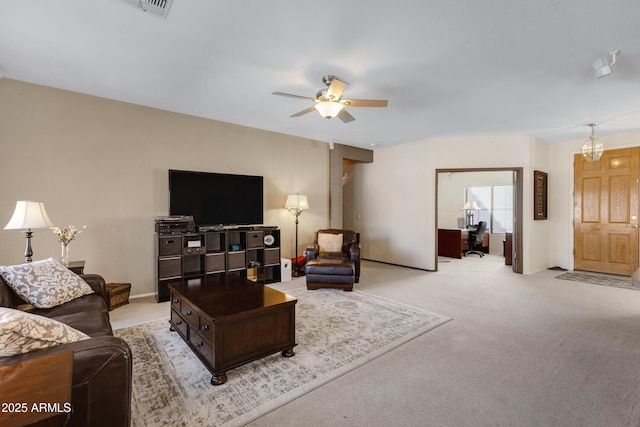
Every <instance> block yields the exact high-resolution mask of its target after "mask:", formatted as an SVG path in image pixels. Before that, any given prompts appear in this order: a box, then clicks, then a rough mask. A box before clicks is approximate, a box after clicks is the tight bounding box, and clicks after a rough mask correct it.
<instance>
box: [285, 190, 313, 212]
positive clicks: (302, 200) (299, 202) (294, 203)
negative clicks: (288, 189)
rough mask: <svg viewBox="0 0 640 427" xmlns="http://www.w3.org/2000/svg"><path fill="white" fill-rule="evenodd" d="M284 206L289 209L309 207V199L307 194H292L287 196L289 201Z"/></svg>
mask: <svg viewBox="0 0 640 427" xmlns="http://www.w3.org/2000/svg"><path fill="white" fill-rule="evenodd" d="M284 207H285V208H287V209H300V210H302V209H309V200H308V199H307V196H303V195H300V194H290V195H288V196H287V203H286V204H285V205H284Z"/></svg>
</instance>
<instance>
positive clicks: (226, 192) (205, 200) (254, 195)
mask: <svg viewBox="0 0 640 427" xmlns="http://www.w3.org/2000/svg"><path fill="white" fill-rule="evenodd" d="M262 182H263V179H262V177H261V176H251V175H233V174H223V173H211V172H191V171H180V170H173V169H170V170H169V215H191V216H193V219H194V221H195V223H196V225H198V226H201V225H259V224H262V223H263V212H264V207H263V184H262Z"/></svg>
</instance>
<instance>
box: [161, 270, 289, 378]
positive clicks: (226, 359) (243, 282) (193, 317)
mask: <svg viewBox="0 0 640 427" xmlns="http://www.w3.org/2000/svg"><path fill="white" fill-rule="evenodd" d="M169 290H170V292H171V320H170V321H169V323H170V324H171V329H172V330H176V331H177V332H178V333H179V334H180V336H181V337H182V338H183V339H184V340H185V342H186V343H187V344H188V345H189V347H190V348H191V350H193V352H194V353H195V354H196V355H197V356H198V358H200V360H201V361H202V363H204V365H205V366H206V367H207V369H209V371H210V372H211V374H212V377H211V384H213V385H220V384H224V383H225V382H226V381H227V374H226V372H227V371H228V370H229V369H232V368H235V367H238V366H240V365H243V364H245V363H247V362H251V361H253V360H256V359H260V358H262V357H265V356H268V355H270V354H273V353H276V352H282V355H283V356H285V357H291V356H293V355H294V354H295V353H294V352H293V347H295V345H296V342H295V305H296V303H297V301H298V300H297V299H296V298H294V297H292V296H290V295H287V294H285V293H282V292H280V291H277V290H275V289H273V288H270V287H268V286H264V285H262V284H260V283H255V282H252V281H249V280H247V279H245V278H244V277H242V276H240V275H233V274H220V275H215V276H207V277H205V278H200V279H192V280H185V281H183V282H179V283H171V284H170V285H169Z"/></svg>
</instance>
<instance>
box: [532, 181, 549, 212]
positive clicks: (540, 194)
mask: <svg viewBox="0 0 640 427" xmlns="http://www.w3.org/2000/svg"><path fill="white" fill-rule="evenodd" d="M547 185H548V183H547V173H546V172H541V171H533V219H534V220H538V219H547V208H548V206H547Z"/></svg>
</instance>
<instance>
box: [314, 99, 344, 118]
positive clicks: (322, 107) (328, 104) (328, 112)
mask: <svg viewBox="0 0 640 427" xmlns="http://www.w3.org/2000/svg"><path fill="white" fill-rule="evenodd" d="M343 108H344V105H342V104H341V103H339V102H332V101H325V102H318V103H317V104H316V110H318V112H319V113H320V115H321V116H322V117H326V118H327V119H331V118H333V117H335V116H337V115H338V113H339V112H340V110H342V109H343Z"/></svg>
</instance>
